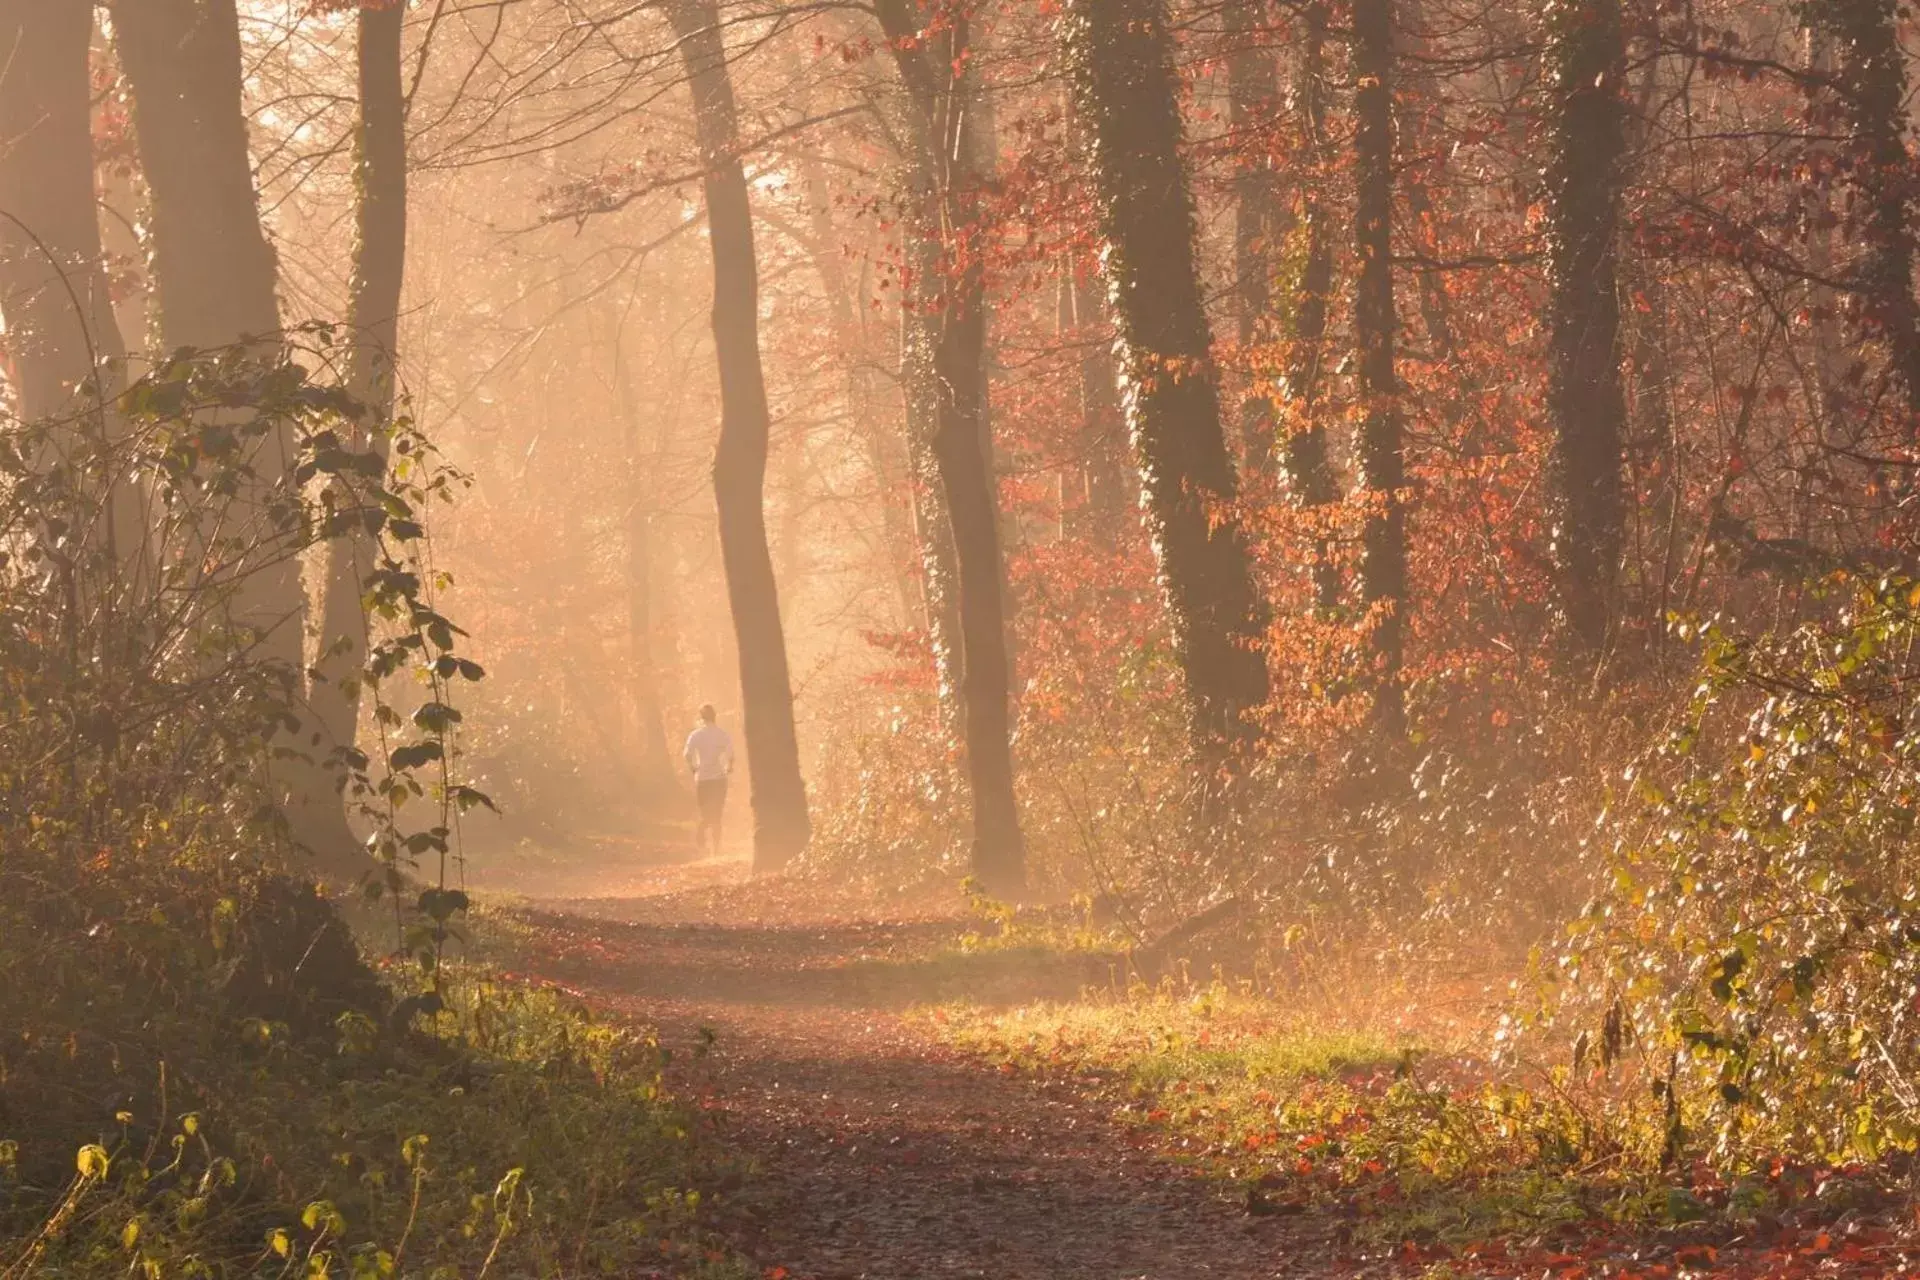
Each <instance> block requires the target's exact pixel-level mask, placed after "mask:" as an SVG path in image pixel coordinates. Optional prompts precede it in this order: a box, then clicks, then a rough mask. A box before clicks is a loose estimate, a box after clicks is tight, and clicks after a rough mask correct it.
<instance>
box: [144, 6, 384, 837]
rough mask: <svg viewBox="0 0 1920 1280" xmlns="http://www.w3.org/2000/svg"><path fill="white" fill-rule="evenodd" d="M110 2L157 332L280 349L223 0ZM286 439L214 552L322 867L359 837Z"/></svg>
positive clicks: (167, 338) (269, 258)
mask: <svg viewBox="0 0 1920 1280" xmlns="http://www.w3.org/2000/svg"><path fill="white" fill-rule="evenodd" d="M111 9H112V15H113V26H114V34H115V39H116V41H117V49H118V52H119V54H120V63H121V66H122V68H123V69H124V71H125V72H126V77H127V82H128V85H129V86H130V88H131V90H132V97H133V125H134V134H135V138H136V141H137V143H138V146H139V151H140V165H141V170H142V172H143V173H144V175H145V177H146V180H147V192H148V196H149V207H150V215H151V225H150V229H149V237H148V239H149V244H150V246H151V254H150V258H151V263H152V273H153V282H154V294H155V304H156V308H157V310H158V313H159V321H158V330H159V336H160V340H161V341H162V342H163V343H164V344H165V345H166V346H168V347H169V348H182V347H192V348H196V349H200V350H206V349H228V348H236V347H237V348H246V349H248V352H249V354H251V355H252V356H254V357H255V358H256V359H258V360H260V361H262V362H266V363H271V362H272V361H274V360H276V359H278V357H279V352H280V348H279V343H278V339H277V337H276V334H277V330H278V328H279V323H280V321H279V309H278V305H277V302H276V300H275V286H276V264H275V258H274V252H273V249H272V247H271V245H269V244H268V242H267V237H266V234H265V232H264V231H263V230H262V228H261V225H260V209H259V201H258V199H257V197H256V195H255V192H254V187H253V167H252V161H251V157H250V156H249V153H248V140H247V122H246V116H245V113H244V110H243V104H242V100H241V52H240V26H239V17H238V14H237V12H236V10H235V0H114V2H113V4H112V6H111ZM222 412H223V413H226V412H228V411H222ZM234 412H238V413H244V410H239V411H234ZM294 450H295V440H294V429H293V424H292V423H291V422H289V421H284V420H283V421H278V422H275V423H273V424H272V426H271V429H270V430H269V432H268V433H267V434H266V436H265V437H264V438H263V439H261V440H260V441H259V443H258V444H257V445H256V446H255V447H254V450H253V453H252V456H251V457H250V458H249V459H248V460H247V462H248V464H249V466H250V467H251V471H252V475H253V477H254V478H253V480H252V481H251V482H250V488H249V489H248V490H246V491H243V492H242V493H241V494H240V495H239V496H238V499H237V501H236V502H234V503H233V504H232V505H231V506H230V507H229V509H228V510H227V511H226V512H225V513H223V523H222V529H221V540H220V544H219V549H220V553H221V554H222V555H229V554H237V556H238V558H237V559H232V560H230V561H229V562H228V563H226V564H224V565H223V566H222V567H221V570H220V572H221V574H222V576H223V577H226V578H229V579H230V580H232V581H233V582H234V583H235V587H234V594H233V597H232V600H231V603H230V604H229V606H228V607H229V609H230V611H231V615H232V620H233V622H234V624H235V625H236V626H238V627H240V628H242V629H244V630H247V631H250V632H251V633H252V634H253V635H254V636H255V637H257V639H256V640H255V642H254V643H253V645H252V646H251V650H250V654H251V656H252V657H254V658H256V659H258V660H261V661H263V662H265V663H268V664H271V665H272V666H273V667H274V668H276V669H278V670H279V671H280V672H281V674H282V677H283V678H284V679H285V681H286V683H287V690H288V700H289V704H290V705H289V712H290V714H292V715H293V716H294V717H295V718H296V720H297V721H298V722H299V727H298V728H297V729H293V728H290V729H287V730H283V731H282V732H281V733H280V735H279V736H278V739H277V740H276V742H275V744H274V752H273V755H274V757H275V758H273V759H271V760H270V761H269V764H268V774H269V782H270V785H271V787H272V790H273V792H274V797H275V803H276V805H277V807H278V808H279V811H280V813H281V814H282V816H283V817H284V819H285V821H286V824H287V826H288V828H289V830H290V832H291V834H292V835H293V837H294V839H295V840H296V841H297V842H298V843H300V844H302V845H304V846H306V847H307V848H308V849H310V850H311V851H312V852H314V853H315V854H316V855H318V856H319V858H320V865H321V866H322V868H323V869H325V870H327V871H329V872H333V873H336V874H346V875H350V874H358V873H359V872H361V871H364V870H366V869H367V867H368V865H369V864H368V863H367V862H366V860H365V857H364V854H363V852H362V851H361V850H360V849H359V848H358V847H357V846H352V845H345V844H340V843H338V839H337V837H338V834H339V830H340V824H339V821H338V819H339V811H340V806H339V801H338V799H337V798H336V796H335V795H334V794H333V788H332V787H331V786H329V783H328V779H327V777H326V775H325V773H324V772H323V771H322V770H321V769H320V768H319V767H318V764H317V762H316V761H315V759H314V757H315V755H316V748H318V747H320V744H321V743H322V742H323V741H324V730H323V729H322V727H321V726H320V724H319V722H318V720H317V718H315V717H313V716H312V715H311V713H310V712H309V711H308V709H307V707H306V703H305V696H304V695H305V693H306V681H305V679H304V678H303V673H304V671H305V667H306V663H305V656H306V655H305V642H306V616H307V599H306V594H305V591H304V590H303V588H302V584H301V580H300V564H299V561H298V559H297V558H296V557H295V556H293V555H291V554H288V548H287V547H286V546H285V545H284V540H283V539H282V538H281V537H280V531H279V530H278V529H277V528H276V527H274V525H273V524H272V521H271V518H270V512H269V503H270V499H271V497H272V491H273V490H274V489H275V488H276V487H277V486H278V485H279V484H280V483H281V482H282V480H283V479H284V478H285V477H286V476H287V473H288V470H289V468H290V467H291V465H292V463H293V456H294Z"/></svg>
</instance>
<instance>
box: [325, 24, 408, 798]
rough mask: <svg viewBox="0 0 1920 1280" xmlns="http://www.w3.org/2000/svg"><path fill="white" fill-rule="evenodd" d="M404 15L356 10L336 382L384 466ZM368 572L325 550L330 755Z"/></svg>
mask: <svg viewBox="0 0 1920 1280" xmlns="http://www.w3.org/2000/svg"><path fill="white" fill-rule="evenodd" d="M405 16H406V7H405V6H404V5H402V4H398V3H384V2H380V0H366V2H365V3H362V4H361V6H360V11H359V48H358V53H357V64H358V77H359V89H360V106H359V114H358V116H357V118H356V120H355V122H354V177H355V182H354V191H355V194H356V200H355V203H354V244H353V273H352V277H351V279H350V282H349V286H348V303H347V306H348V317H347V318H348V328H349V333H348V339H347V368H346V379H345V380H346V386H347V390H348V392H349V393H350V394H351V395H352V396H353V398H354V401H355V403H356V404H357V405H358V406H359V412H360V418H361V421H360V423H359V428H360V431H359V439H357V440H356V441H354V444H355V446H356V447H357V448H360V449H365V450H368V451H370V452H372V453H373V454H375V455H376V456H377V457H378V458H379V459H380V461H381V464H382V466H383V468H384V465H385V463H386V458H387V435H386V431H385V427H386V425H387V422H388V419H389V418H391V416H392V414H393V404H394V386H395V373H394V369H395V359H396V357H397V353H398V350H399V345H400V290H401V285H402V282H403V279H404V277H405V274H406V254H407V136H406V94H405V91H404V89H403V88H402V77H401V48H400V38H401V26H402V22H403V20H404V18H405ZM372 569H373V542H372V540H371V538H369V537H367V536H365V535H364V534H363V533H360V532H358V531H356V532H355V533H352V534H348V535H347V536H344V537H338V538H334V539H333V540H331V541H330V542H329V543H328V544H327V556H326V581H325V585H324V594H323V596H322V600H321V615H320V646H319V654H318V657H317V659H316V661H315V663H314V679H313V684H312V690H311V693H310V694H309V697H310V699H311V701H312V703H313V707H314V712H315V714H316V715H317V716H318V717H319V719H320V723H321V726H322V729H323V730H324V733H325V735H326V736H325V741H326V743H327V745H328V746H329V747H331V748H333V749H335V750H340V749H346V748H351V747H352V746H353V745H354V738H355V734H356V731H357V729H358V727H359V723H360V669H361V666H362V665H363V663H364V662H365V661H366V654H367V615H366V610H365V608H364V607H363V606H362V603H361V599H362V596H363V594H364V592H365V587H364V585H363V584H364V583H365V581H366V578H367V575H368V574H369V573H370V572H371V571H372ZM341 820H342V821H343V822H344V820H345V814H344V812H343V813H342V815H341Z"/></svg>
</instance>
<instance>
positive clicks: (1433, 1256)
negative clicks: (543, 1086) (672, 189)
mask: <svg viewBox="0 0 1920 1280" xmlns="http://www.w3.org/2000/svg"><path fill="white" fill-rule="evenodd" d="M484 883H485V882H484V881H483V887H484ZM494 885H495V887H496V888H497V889H499V888H504V889H506V890H508V891H509V893H514V892H515V891H517V895H516V896H517V901H516V900H511V899H510V900H508V902H507V903H506V904H505V905H504V906H503V908H495V911H496V913H497V914H496V918H497V919H498V920H500V921H501V922H502V923H503V926H504V929H505V931H506V932H507V933H509V934H511V935H513V938H514V940H513V942H512V945H511V951H512V952H513V954H514V955H515V956H516V963H517V964H518V965H519V966H522V967H524V968H525V969H526V970H528V971H529V973H528V976H531V977H535V978H538V979H543V980H546V981H550V982H554V983H558V984H561V985H563V986H565V987H566V988H568V989H570V990H573V991H575V992H576V993H578V994H579V995H581V996H583V997H584V998H585V999H587V1000H588V1001H589V1002H590V1003H591V1004H592V1005H594V1006H595V1007H597V1008H599V1009H601V1010H603V1011H605V1012H606V1013H607V1014H609V1015H612V1016H617V1017H622V1018H631V1019H633V1020H636V1021H639V1022H643V1023H646V1024H650V1025H652V1026H654V1027H656V1028H657V1029H658V1035H659V1038H660V1042H661V1044H662V1045H663V1046H664V1047H666V1048H668V1049H669V1050H671V1051H672V1053H673V1060H672V1065H671V1067H670V1077H671V1079H672V1081H673V1083H674V1086H675V1087H676V1088H677V1089H678V1090H679V1091H681V1092H682V1093H683V1094H684V1095H686V1096H688V1097H690V1098H692V1099H694V1100H695V1101H696V1102H697V1105H698V1106H699V1107H700V1109H701V1112H702V1114H703V1116H704V1117H705V1118H706V1120H707V1121H708V1122H709V1125H708V1132H710V1133H711V1134H712V1135H713V1140H715V1141H717V1142H718V1143H719V1144H720V1145H721V1146H722V1147H723V1148H724V1149H725V1150H726V1151H727V1152H728V1153H730V1155H731V1156H732V1157H733V1158H734V1159H735V1160H737V1163H738V1168H739V1176H737V1177H733V1178H729V1179H728V1180H727V1184H726V1186H725V1187H724V1188H723V1189H720V1190H719V1193H718V1194H717V1196H715V1197H714V1207H713V1213H714V1225H716V1226H717V1227H718V1228H719V1230H720V1231H721V1232H722V1233H723V1234H724V1235H725V1236H726V1237H728V1238H729V1239H730V1240H731V1241H732V1242H733V1243H734V1244H735V1245H736V1247H737V1248H738V1249H739V1250H740V1251H741V1252H742V1253H743V1254H744V1255H746V1256H747V1257H748V1258H750V1259H751V1260H752V1261H753V1263H754V1265H755V1266H757V1267H758V1268H760V1270H761V1274H762V1275H763V1276H766V1277H770V1278H775V1280H855V1278H856V1277H857V1278H861V1280H959V1278H961V1277H983V1278H984V1277H992V1278H993V1280H1028V1278H1031V1280H1095V1278H1097V1280H1133V1278H1135V1277H1139V1278H1142V1280H1147V1278H1150V1280H1184V1278H1185V1277H1196V1278H1198V1277H1244V1278H1248V1280H1251V1278H1253V1277H1275V1276H1312V1277H1336V1276H1339V1277H1346V1276H1354V1277H1363V1276H1364V1277H1384V1276H1415V1277H1431V1278H1433V1280H1440V1278H1442V1277H1451V1276H1464V1275H1491V1274H1497V1275H1507V1276H1512V1275H1530V1276H1544V1277H1549V1278H1552V1280H1561V1278H1569V1280H1571V1278H1576V1277H1577V1278H1581V1280H1584V1278H1586V1277H1599V1276H1602V1275H1607V1276H1644V1277H1676V1278H1677V1277H1686V1276H1689V1275H1693V1276H1707V1275H1714V1276H1720V1275H1741V1276H1761V1275H1782V1276H1785V1275H1813V1274H1822V1275H1842V1274H1844V1275H1849V1276H1857V1275H1894V1274H1912V1273H1911V1272H1907V1271H1906V1270H1905V1265H1906V1263H1907V1259H1908V1256H1910V1255H1907V1254H1905V1253H1904V1251H1903V1252H1902V1253H1901V1254H1899V1255H1897V1256H1898V1261H1897V1262H1896V1261H1895V1258H1896V1255H1895V1254H1894V1253H1893V1252H1891V1251H1889V1252H1887V1253H1885V1254H1881V1253H1879V1251H1878V1249H1877V1248H1876V1249H1875V1254H1874V1256H1876V1257H1879V1258H1880V1261H1879V1262H1878V1263H1872V1264H1870V1265H1868V1266H1866V1267H1865V1268H1861V1267H1859V1266H1857V1265H1836V1258H1835V1257H1834V1256H1833V1255H1835V1254H1836V1253H1837V1251H1838V1249H1839V1247H1840V1246H1839V1243H1837V1242H1836V1241H1835V1239H1834V1238H1833V1237H1832V1236H1830V1235H1824V1234H1823V1235H1821V1236H1819V1237H1818V1242H1819V1243H1818V1248H1798V1247H1790V1248H1788V1249H1787V1250H1786V1251H1785V1252H1784V1254H1783V1253H1780V1252H1778V1251H1776V1250H1775V1249H1773V1248H1771V1247H1767V1248H1761V1247H1760V1246H1758V1244H1757V1242H1748V1243H1746V1244H1743V1243H1742V1242H1741V1241H1740V1240H1734V1241H1732V1242H1731V1243H1729V1242H1727V1241H1726V1240H1724V1238H1723V1239H1721V1241H1720V1244H1719V1246H1718V1247H1717V1248H1716V1247H1712V1246H1707V1245H1702V1244H1699V1243H1697V1242H1691V1243H1690V1239H1691V1238H1689V1237H1685V1236H1681V1237H1672V1236H1669V1237H1668V1238H1665V1239H1655V1240H1643V1239H1638V1238H1636V1239H1628V1240H1610V1241H1607V1242H1605V1243H1604V1244H1603V1245H1600V1246H1594V1245H1591V1244H1589V1245H1588V1246H1587V1247H1577V1246H1572V1245H1565V1246H1564V1247H1563V1245H1562V1244H1561V1243H1559V1242H1557V1241H1556V1240H1554V1239H1550V1238H1546V1239H1543V1238H1536V1239H1532V1240H1530V1241H1528V1242H1527V1244H1526V1245H1525V1246H1524V1247H1519V1246H1517V1247H1516V1248H1515V1249H1514V1251H1513V1252H1512V1253H1511V1254H1509V1253H1508V1252H1507V1251H1506V1248H1505V1246H1504V1245H1496V1247H1495V1248H1494V1249H1493V1251H1492V1252H1490V1253H1487V1254H1485V1255H1484V1256H1480V1257H1475V1256H1473V1255H1472V1254H1468V1255H1465V1256H1463V1255H1461V1254H1460V1253H1459V1252H1458V1251H1454V1252H1452V1253H1449V1251H1447V1250H1444V1249H1441V1250H1422V1249H1419V1248H1416V1247H1413V1246H1412V1245H1410V1244H1405V1243H1402V1244H1396V1245H1389V1246H1385V1247H1382V1246H1381V1244H1380V1243H1379V1241H1378V1240H1377V1239H1375V1240H1374V1241H1373V1242H1372V1243H1369V1242H1368V1240H1367V1238H1366V1236H1365V1235H1364V1233H1362V1234H1360V1235H1358V1236H1357V1235H1356V1232H1355V1223H1354V1215H1353V1214H1352V1213H1348V1212H1342V1211H1341V1210H1340V1209H1339V1208H1338V1207H1337V1206H1336V1207H1331V1208H1330V1207H1328V1206H1326V1205H1314V1206H1311V1207H1309V1206H1294V1205H1288V1204H1283V1205H1278V1206H1276V1205H1275V1204H1273V1203H1271V1202H1268V1201H1265V1199H1264V1197H1262V1196H1261V1195H1260V1194H1259V1193H1258V1191H1257V1190H1256V1191H1254V1192H1251V1193H1250V1192H1249V1191H1248V1190H1247V1188H1246V1187H1245V1186H1244V1185H1240V1184H1236V1183H1235V1182H1233V1181H1231V1180H1226V1179H1222V1178H1221V1177H1220V1176H1219V1170H1218V1168H1217V1167H1212V1168H1210V1167H1209V1165H1208V1164H1207V1162H1206V1161H1204V1160H1194V1159H1191V1158H1185V1157H1184V1156H1183V1153H1182V1151H1181V1148H1183V1147H1185V1146H1186V1145H1187V1144H1186V1143H1185V1142H1182V1141H1178V1140H1176V1139H1175V1138H1174V1137H1173V1136H1172V1135H1171V1134H1170V1133H1169V1132H1168V1131H1167V1128H1166V1126H1164V1125H1155V1124H1148V1123H1143V1122H1142V1121H1141V1120H1140V1118H1139V1116H1138V1115H1137V1114H1130V1113H1129V1109H1128V1108H1127V1107H1126V1106H1124V1105H1121V1104H1119V1103H1117V1101H1116V1095H1115V1093H1114V1092H1113V1090H1111V1089H1103V1088H1102V1087H1100V1086H1099V1085H1098V1084H1097V1083H1094V1084H1090V1083H1089V1078H1088V1076H1087V1075H1085V1074H1084V1073H1075V1072H1048V1071H1044V1070H1042V1071H1031V1070H1025V1069H1023V1068H1022V1067H1021V1066H1020V1065H1019V1064H1017V1063H1016V1062H1014V1061H1010V1060H1008V1058H1007V1057H1006V1056H1005V1055H1002V1056H1000V1057H998V1058H996V1057H995V1056H994V1055H993V1054H990V1053H983V1052H982V1050H981V1048H980V1047H979V1045H978V1044H969V1043H967V1041H966V1039H965V1037H964V1036H956V1035H955V1034H952V1033H951V1031H950V1029H949V1028H948V1026H947V1025H946V1024H947V1023H948V1021H949V1018H948V1013H947V1011H948V1010H952V1011H954V1012H953V1018H954V1021H956V1022H963V1021H966V1020H968V1019H973V1020H976V1021H978V1020H982V1019H992V1018H994V1017H996V1016H999V1013H1000V1012H1003V1011H1010V1010H1015V1009H1023V1008H1029V1007H1036V1004H1037V1002H1039V1003H1038V1006H1037V1007H1045V1008H1055V1009H1058V1008H1071V1007H1076V1006H1073V1005H1071V1003H1070V1002H1073V1001H1074V1000H1075V999H1076V997H1079V996H1081V995H1082V994H1083V993H1086V992H1088V991H1090V990H1098V989H1101V988H1106V989H1108V990H1111V989H1112V988H1113V986H1114V983H1115V979H1116V975H1115V973H1114V972H1113V962H1112V960H1111V959H1110V958H1108V957H1102V956H1099V955H1095V954H1088V953H1085V952H1075V951H1073V950H1071V949H1046V948H1014V949H1003V950H992V949H987V950H979V951H973V952H971V953H970V952H968V951H967V950H966V949H965V948H964V947H960V946H957V944H959V943H961V942H962V941H963V939H964V938H965V936H966V935H967V934H968V932H969V930H970V929H971V928H973V927H976V926H977V925H978V923H979V922H978V920H977V919H975V918H973V917H970V916H968V915H966V914H965V913H964V912H963V911H961V910H960V909H959V908H958V907H957V906H947V907H944V908H941V907H938V906H934V905H926V904H922V905H920V906H917V907H906V906H899V907H895V908H891V909H887V910H885V911H884V912H881V913H876V912H875V911H874V910H873V908H872V906H871V904H867V906H866V907H865V909H864V910H863V909H862V908H861V905H860V904H859V903H856V902H853V901H851V900H849V901H838V900H836V899H835V898H834V897H833V896H832V895H828V894H822V893H817V892H813V891H811V890H802V889H799V888H798V887H796V886H788V887H786V888H785V889H781V888H779V887H778V886H774V887H771V888H770V887H769V886H767V885H764V884H750V883H745V882H744V867H743V866H742V865H741V864H738V863H732V862H727V861H703V862H687V863H681V864H678V865H654V864H651V863H648V862H645V861H644V860H642V861H640V862H634V863H631V864H629V865H628V866H627V868H626V869H625V870H611V871H610V870H609V869H607V868H606V867H604V866H603V868H602V870H601V872H600V873H599V874H597V875H595V876H581V877H576V876H553V875H544V876H540V877H537V878H536V879H535V880H534V881H530V882H522V883H513V882H511V881H503V880H500V879H495V880H494ZM1045 1002H1069V1003H1068V1004H1047V1003H1045ZM1202 1043H1203V1044H1204V1043H1205V1041H1204V1040H1203V1041H1202ZM1181 1087H1182V1088H1183V1089H1184V1088H1185V1086H1184V1085H1183V1086H1181ZM1144 1109H1145V1104H1141V1106H1139V1107H1137V1108H1135V1109H1134V1110H1136V1111H1140V1110H1144ZM1155 1114H1156V1116H1157V1115H1159V1114H1161V1113H1158V1112H1156V1113H1155ZM1722 1234H1723V1236H1724V1233H1722ZM1807 1238H1808V1239H1810V1240H1812V1239H1815V1238H1816V1237H1814V1235H1813V1233H1812V1232H1811V1231H1809V1232H1808V1233H1807ZM1883 1238H1884V1233H1882V1234H1879V1235H1876V1236H1875V1237H1874V1240H1875V1241H1876V1242H1877V1241H1879V1240H1881V1239H1883ZM1782 1258H1784V1259H1786V1264H1785V1265H1781V1266H1775V1265H1773V1263H1774V1262H1778V1261H1781V1259H1782ZM1716 1259H1717V1261H1716ZM1859 1260H1860V1258H1859V1257H1855V1258H1853V1259H1850V1260H1849V1261H1851V1262H1855V1263H1857V1262H1858V1261H1859Z"/></svg>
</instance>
